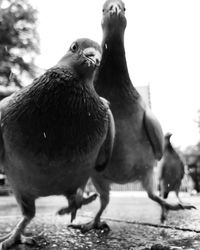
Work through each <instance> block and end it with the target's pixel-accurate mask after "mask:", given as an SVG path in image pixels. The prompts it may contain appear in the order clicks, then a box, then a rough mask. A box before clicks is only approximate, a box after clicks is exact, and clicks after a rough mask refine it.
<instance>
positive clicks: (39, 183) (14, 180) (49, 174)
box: [0, 39, 114, 250]
mask: <svg viewBox="0 0 200 250" xmlns="http://www.w3.org/2000/svg"><path fill="white" fill-rule="evenodd" d="M100 59H101V48H100V46H99V45H98V44H97V43H96V42H94V41H92V40H90V39H78V40H76V41H75V42H73V43H72V45H71V46H70V49H69V50H68V52H67V53H66V55H65V56H64V57H63V58H62V59H61V60H60V61H59V62H58V63H57V65H56V66H55V67H53V68H50V69H49V70H47V71H46V73H44V74H43V75H42V76H40V77H39V78H37V79H35V80H34V81H33V83H32V84H31V85H29V86H27V87H25V88H23V89H21V90H20V91H18V92H16V93H14V94H13V95H11V96H9V97H7V98H5V99H3V101H2V102H0V113H1V120H0V124H1V127H0V162H1V164H2V165H3V167H4V169H5V173H6V175H7V177H8V180H9V183H10V185H11V187H12V189H13V193H14V195H15V197H16V200H17V203H18V205H19V207H20V209H21V212H22V219H21V220H20V222H19V223H18V224H17V226H16V227H15V228H14V230H13V231H12V232H11V233H9V234H8V235H6V236H4V237H2V238H1V239H0V241H1V245H0V249H4V250H5V249H8V248H9V247H11V246H13V245H15V244H16V243H27V244H32V243H34V241H33V239H32V238H29V237H26V236H25V235H24V231H25V228H26V227H27V225H28V224H29V223H30V221H31V220H32V219H33V217H34V216H35V200H36V199H37V198H38V197H42V196H49V195H64V196H65V197H66V198H67V199H69V203H70V202H72V201H73V199H74V198H72V197H76V196H77V197H78V198H77V200H75V201H74V202H75V203H76V205H77V208H78V207H79V206H81V202H82V198H81V195H82V194H81V190H83V189H84V187H85V185H86V183H87V180H88V178H89V176H90V174H91V171H92V169H93V168H94V167H96V168H97V171H102V170H104V169H105V168H106V164H107V163H108V161H109V159H110V157H111V153H112V144H113V140H114V121H113V117H112V113H111V111H110V109H109V106H108V103H107V101H106V100H105V99H103V98H100V97H99V96H98V95H97V93H96V91H95V89H94V86H93V78H94V72H95V70H96V68H97V67H98V66H99V63H100ZM69 205H70V204H69ZM71 212H72V213H74V210H73V211H72V210H71ZM73 216H74V214H72V217H73Z"/></svg>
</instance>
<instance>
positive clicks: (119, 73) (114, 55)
mask: <svg viewBox="0 0 200 250" xmlns="http://www.w3.org/2000/svg"><path fill="white" fill-rule="evenodd" d="M102 49H103V54H102V60H101V64H100V67H99V70H98V72H97V74H96V76H95V88H96V90H97V93H98V94H100V95H102V96H103V97H105V98H106V99H108V100H109V101H110V102H111V103H113V105H114V103H115V102H116V103H119V99H121V100H122V101H123V103H125V105H128V106H130V103H133V102H134V101H135V100H137V99H138V92H137V90H136V89H135V88H134V86H133V85H132V83H131V80H130V77H129V73H128V67H127V62H126V55H125V48H124V33H120V34H119V32H117V33H111V34H109V33H106V32H105V33H104V37H103V41H102Z"/></svg>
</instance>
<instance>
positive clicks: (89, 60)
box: [56, 38, 102, 78]
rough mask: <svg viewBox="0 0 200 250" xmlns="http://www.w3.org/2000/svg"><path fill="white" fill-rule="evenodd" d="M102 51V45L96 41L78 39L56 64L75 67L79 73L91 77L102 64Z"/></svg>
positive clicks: (70, 67)
mask: <svg viewBox="0 0 200 250" xmlns="http://www.w3.org/2000/svg"><path fill="white" fill-rule="evenodd" d="M101 53H102V51H101V47H100V45H99V44H98V43H96V42H95V41H92V40H90V39H87V38H81V39H77V40H76V41H74V42H73V43H72V44H71V46H70V48H69V50H68V51H67V53H66V55H65V56H64V57H63V58H61V60H60V61H59V62H58V64H57V65H56V66H59V67H67V68H69V69H73V72H74V73H76V74H77V75H79V76H81V77H85V78H91V77H92V76H93V73H94V71H95V69H96V68H97V67H98V66H99V65H100V61H101Z"/></svg>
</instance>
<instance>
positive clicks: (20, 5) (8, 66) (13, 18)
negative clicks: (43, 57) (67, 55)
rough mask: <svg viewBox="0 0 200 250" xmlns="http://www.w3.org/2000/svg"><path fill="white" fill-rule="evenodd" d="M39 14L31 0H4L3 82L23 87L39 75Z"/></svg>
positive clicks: (0, 6) (0, 5)
mask: <svg viewBox="0 0 200 250" xmlns="http://www.w3.org/2000/svg"><path fill="white" fill-rule="evenodd" d="M36 15H37V12H36V10H35V9H34V8H33V7H32V6H31V5H30V4H29V3H28V1H27V0H0V85H3V86H18V87H21V86H23V84H22V79H23V78H25V79H26V78H29V79H30V78H31V79H32V78H33V77H35V74H36V70H37V68H36V66H35V64H34V58H35V56H36V54H37V53H39V48H38V44H39V38H38V34H37V31H36V21H37V18H36Z"/></svg>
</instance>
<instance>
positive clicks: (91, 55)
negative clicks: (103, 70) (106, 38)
mask: <svg viewBox="0 0 200 250" xmlns="http://www.w3.org/2000/svg"><path fill="white" fill-rule="evenodd" d="M83 55H84V57H85V58H86V59H87V63H88V67H90V66H91V64H92V65H93V66H99V65H100V62H101V53H100V52H99V51H98V50H96V49H94V48H86V49H84V50H83Z"/></svg>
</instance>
